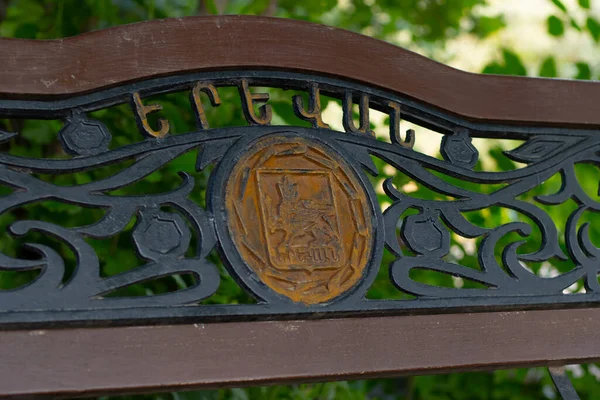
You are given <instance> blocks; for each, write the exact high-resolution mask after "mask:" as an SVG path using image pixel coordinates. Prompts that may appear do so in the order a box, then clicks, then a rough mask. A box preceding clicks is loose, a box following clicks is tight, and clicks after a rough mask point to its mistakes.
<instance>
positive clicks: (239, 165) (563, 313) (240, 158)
mask: <svg viewBox="0 0 600 400" xmlns="http://www.w3.org/2000/svg"><path fill="white" fill-rule="evenodd" d="M0 49H1V50H2V53H3V54H4V58H3V62H2V63H1V64H0V117H3V118H33V119H59V120H63V121H64V127H63V128H62V130H61V131H60V133H59V135H58V136H59V137H58V139H57V141H59V142H60V146H62V147H63V149H64V152H65V153H67V154H68V155H69V156H70V157H69V158H66V159H65V158H63V159H43V158H41V159H31V158H25V157H19V156H18V155H14V154H10V152H4V153H1V154H0V184H2V185H4V186H8V187H10V188H11V189H12V192H11V193H9V194H7V195H6V196H3V197H1V198H0V212H2V213H9V212H11V210H13V209H15V208H17V207H20V206H22V205H25V204H29V203H33V202H36V201H45V200H54V201H62V202H65V203H72V204H74V205H78V206H85V207H91V208H94V207H95V208H99V209H103V210H105V211H106V215H105V216H104V217H103V219H101V220H99V221H98V222H97V223H96V224H95V225H93V224H92V225H88V226H80V227H71V228H65V227H60V226H58V225H54V224H50V223H48V222H45V221H29V220H23V221H15V222H14V223H13V224H12V225H11V226H10V228H9V229H10V233H11V234H12V235H14V236H19V235H25V234H27V233H28V232H38V233H41V234H43V235H47V236H52V237H54V238H57V239H58V240H59V241H62V242H63V243H64V244H66V245H67V246H68V247H69V248H70V249H71V251H73V252H74V253H75V254H76V255H77V257H76V258H77V268H76V271H75V272H74V273H73V275H72V277H71V278H70V280H69V281H67V282H63V280H64V265H63V263H62V260H61V256H60V254H59V252H57V251H55V250H53V249H52V248H49V247H47V246H45V245H40V244H34V245H31V246H30V247H29V248H28V249H29V250H28V251H29V252H30V254H35V255H37V258H36V257H33V258H32V257H28V258H19V257H13V258H11V257H10V256H9V255H5V254H0V269H3V270H12V271H15V273H17V272H19V271H29V270H40V271H42V272H41V274H40V277H39V278H37V279H36V280H34V281H33V282H31V283H30V284H29V285H27V286H23V287H21V288H18V289H15V290H11V291H6V290H4V291H0V395H6V396H16V395H25V396H27V395H32V394H37V395H40V394H48V395H62V396H75V395H92V394H107V393H128V392H138V391H153V390H180V389H181V390H182V389H189V388H199V387H222V386H240V385H253V384H263V383H275V382H286V383H287V382H308V381H325V380H334V379H355V378H368V377H385V376H398V375H406V374H423V373H433V372H451V371H473V370H482V369H499V368H507V367H525V366H560V365H565V364H568V363H579V362H589V361H593V360H598V359H600V342H598V340H597V339H596V335H595V333H596V332H598V331H600V309H598V308H596V304H597V302H598V301H599V300H600V295H599V292H598V290H599V288H598V286H599V285H598V279H597V266H596V264H597V263H596V260H597V258H596V257H600V250H599V249H597V248H596V247H595V246H593V244H591V242H590V241H589V239H587V231H586V229H589V227H588V228H586V227H585V224H584V226H582V225H581V224H578V221H579V218H580V217H581V215H582V214H583V213H584V212H586V211H596V210H598V209H600V208H598V205H599V204H598V203H597V202H596V200H595V199H592V198H590V197H589V196H588V195H586V194H585V192H584V191H583V189H581V188H580V187H579V186H578V185H577V179H576V177H575V175H574V172H573V171H574V169H573V168H574V165H575V164H577V163H592V164H597V163H598V162H599V159H598V158H597V157H598V156H597V154H596V152H597V150H596V149H598V148H599V146H600V136H598V133H597V128H598V126H600V113H599V112H598V110H597V103H598V102H599V100H600V84H598V83H597V82H582V81H569V80H551V79H536V78H522V77H507V76H494V75H479V74H471V73H466V72H462V71H459V70H456V69H453V68H450V67H448V66H445V65H443V64H439V63H437V62H434V61H431V60H429V59H427V58H424V57H422V56H420V55H417V54H415V53H412V52H410V51H407V50H404V49H401V48H398V47H395V46H392V45H390V44H387V43H383V42H380V41H377V40H374V39H370V38H367V37H365V36H361V35H358V34H354V33H350V32H347V31H342V30H339V29H334V28H330V27H326V26H321V25H315V24H309V23H304V22H298V21H290V20H281V19H272V18H258V17H238V16H223V17H200V18H185V19H172V20H162V21H152V22H147V23H140V24H133V25H127V26H120V27H115V28H111V29H106V30H101V31H97V32H92V33H88V34H84V35H80V36H77V37H72V38H66V39H60V40H51V41H35V40H17V39H0ZM225 86H231V87H235V88H237V90H238V92H239V97H238V100H237V101H240V102H241V105H242V112H243V115H244V118H245V119H246V121H247V122H248V125H249V126H242V127H211V126H209V125H211V124H212V122H211V121H209V119H208V117H207V109H208V107H209V105H212V106H213V107H218V106H219V105H220V104H222V102H224V101H228V99H229V97H227V98H225V97H223V98H221V97H220V96H219V93H220V90H221V88H222V87H225ZM259 87H273V88H285V89H294V90H298V91H302V92H305V97H304V98H302V97H295V98H294V100H293V101H292V99H291V98H290V99H289V100H290V102H289V107H290V110H292V109H293V112H294V113H295V114H296V115H297V116H298V119H299V121H300V122H302V121H304V123H309V124H310V125H311V127H304V126H302V127H301V126H287V125H285V126H278V125H277V123H275V122H273V109H272V108H271V105H270V103H269V102H268V95H266V94H264V93H261V90H260V89H258V88H259ZM177 91H185V92H187V93H189V95H190V107H191V109H192V110H193V112H194V115H195V117H196V119H197V129H196V130H195V131H194V132H189V133H183V134H177V135H175V134H171V132H170V130H173V127H172V126H171V125H170V123H169V121H168V120H163V121H155V120H154V119H153V117H154V116H155V115H156V113H157V112H159V111H160V107H159V106H157V105H156V104H155V103H154V102H153V100H151V99H148V97H150V96H153V95H158V94H164V93H170V92H177ZM325 95H326V96H330V97H333V98H338V99H341V100H342V102H341V105H342V109H343V116H342V120H343V121H342V122H343V126H344V131H345V132H337V131H335V130H334V129H331V128H330V127H329V126H328V125H327V121H323V119H322V115H321V111H322V110H321V109H320V96H325ZM306 96H308V101H306V100H307V97H306ZM206 99H208V100H209V102H208V103H207V102H206ZM203 102H204V103H203ZM120 104H126V105H127V104H129V106H130V109H131V110H132V112H133V114H134V116H135V118H136V121H137V125H138V128H139V131H140V133H141V135H140V140H139V142H137V143H132V144H129V145H126V146H121V147H114V145H112V144H111V139H114V136H116V134H115V132H112V133H111V132H110V131H109V130H108V128H107V127H106V126H105V125H104V124H103V123H102V122H100V121H98V120H97V119H95V118H94V117H93V116H92V115H91V114H90V113H92V112H94V111H97V110H102V109H105V108H108V107H111V106H114V105H120ZM353 104H354V105H358V106H359V119H360V121H359V123H357V122H356V121H355V120H354V119H353V112H352V110H353ZM369 109H374V110H378V111H381V112H383V113H386V114H388V115H389V121H390V123H389V125H390V128H389V135H386V136H387V137H386V138H384V139H385V140H377V139H376V138H375V137H374V133H373V132H372V130H371V127H370V126H369ZM403 121H410V122H411V123H413V124H416V125H418V126H421V127H424V128H429V129H431V130H434V131H437V132H439V133H441V134H442V135H443V139H442V141H441V155H442V157H441V159H438V158H435V157H430V156H427V155H424V154H422V153H419V152H417V151H416V150H414V148H413V147H414V141H415V138H416V140H417V141H418V140H419V132H418V131H416V132H415V131H414V130H410V131H409V132H407V133H401V129H400V127H401V126H403V124H404V122H403ZM0 135H1V136H0V143H2V142H7V143H9V142H10V141H11V140H15V138H17V137H18V132H14V133H10V132H0ZM144 136H145V139H144ZM475 137H483V138H496V139H517V140H522V141H525V143H524V144H523V145H521V146H520V147H518V148H517V149H514V150H512V151H510V152H507V157H508V158H509V159H511V160H513V161H518V162H520V163H522V165H524V166H522V167H520V168H517V169H515V170H513V171H506V172H486V171H482V170H480V169H478V168H475V169H474V167H475V165H476V163H477V162H478V158H479V153H478V150H477V149H476V148H475V147H474V146H473V144H472V140H471V139H472V138H475ZM380 139H381V138H380ZM196 149H200V150H199V155H198V157H197V162H196V169H197V171H198V172H201V171H202V170H205V169H206V168H207V167H208V166H210V165H215V167H214V170H213V172H212V175H211V178H210V183H209V186H208V189H207V190H206V202H207V206H206V208H203V207H201V206H200V205H198V204H197V203H196V202H194V201H192V200H190V198H189V196H190V194H191V193H193V190H194V179H193V177H192V176H190V175H185V174H184V175H182V182H181V186H180V187H178V188H177V189H175V190H174V191H173V192H170V193H166V194H160V195H157V194H155V195H146V196H137V197H122V196H121V197H120V196H116V195H109V194H108V192H111V191H113V190H115V189H118V188H120V187H124V186H126V185H129V184H132V183H134V182H136V181H139V180H141V179H143V178H144V177H145V176H147V175H148V174H150V173H152V172H154V171H156V170H157V169H159V168H161V167H162V166H163V165H165V164H166V163H168V162H169V161H171V160H175V159H176V158H177V157H179V156H180V155H182V154H185V153H186V152H188V151H191V150H196ZM374 159H377V160H378V161H377V163H380V162H385V163H387V164H388V165H389V166H391V167H393V168H395V169H396V170H398V171H399V172H400V173H403V174H405V175H407V176H409V177H411V178H412V179H414V181H415V182H416V183H417V184H418V185H423V186H426V187H428V188H430V189H431V190H433V191H435V192H437V193H439V195H440V197H439V198H436V199H435V200H423V199H415V198H413V197H411V196H410V194H409V193H406V192H404V191H403V190H402V188H398V187H396V186H394V184H393V181H388V182H387V183H386V184H384V187H385V193H386V194H387V196H388V198H389V203H390V204H391V205H390V206H389V207H388V208H387V209H386V210H385V212H383V213H382V212H381V209H380V204H379V200H378V196H379V197H381V196H383V194H382V193H379V195H377V194H376V192H375V190H374V188H373V187H372V186H371V183H370V182H371V181H370V180H369V179H370V178H368V177H367V176H366V173H370V174H371V175H374V176H377V175H378V174H379V175H378V177H379V178H381V177H382V176H383V175H382V174H381V171H379V168H378V167H377V165H376V163H374ZM127 160H129V161H132V162H133V163H132V164H131V165H130V166H126V167H125V168H123V170H122V172H121V173H120V174H119V175H115V176H113V177H106V178H104V179H99V180H97V181H94V182H86V183H82V184H77V185H73V186H69V187H61V186H58V185H55V184H54V183H49V182H47V181H45V180H43V179H41V178H40V177H39V176H40V175H51V176H57V175H66V174H71V173H74V172H78V171H89V170H91V169H94V168H99V167H101V166H104V165H112V164H115V163H117V162H121V161H127ZM432 171H434V172H435V173H439V174H438V175H436V174H434V173H433V172H432ZM365 172H366V173H365ZM556 174H560V176H561V177H562V179H563V186H562V188H561V190H560V193H558V194H556V195H554V196H546V197H545V198H543V199H540V203H543V204H547V205H552V204H561V203H562V202H564V201H567V200H568V199H571V198H572V199H575V201H576V203H577V205H578V208H577V210H575V211H574V212H573V213H572V215H571V216H570V217H569V219H568V222H567V224H566V226H562V227H561V226H555V225H554V223H553V222H552V220H551V218H550V216H549V215H548V214H546V213H545V212H544V211H543V210H542V209H541V208H539V207H537V206H536V205H535V204H533V203H528V202H523V201H521V200H519V196H521V195H522V194H524V193H526V192H527V191H529V190H533V189H535V188H537V187H539V186H540V184H541V183H542V182H544V181H547V180H548V179H550V178H551V177H552V176H554V175H556ZM442 175H443V176H446V177H451V178H452V179H454V180H452V179H450V180H448V179H447V178H440V176H442ZM379 178H378V179H379ZM460 181H464V182H475V183H481V184H497V185H499V187H498V189H497V190H495V191H493V192H489V193H483V194H482V193H477V192H475V191H473V190H470V189H467V188H464V187H462V186H461V184H459V183H456V182H460ZM492 206H498V207H504V208H506V209H509V210H512V211H513V212H517V213H520V214H521V215H525V216H526V217H527V218H529V219H530V221H532V224H531V225H533V226H534V228H535V229H537V230H538V231H539V232H540V237H541V243H540V244H539V248H538V250H536V251H533V252H531V253H521V252H520V251H517V248H518V247H519V244H518V243H517V242H515V243H517V244H515V243H510V244H503V246H504V247H503V249H504V250H503V251H502V249H500V250H498V249H496V251H495V247H496V244H498V243H500V239H501V237H502V236H504V235H507V234H509V233H511V232H517V233H519V234H520V235H521V236H523V237H527V236H528V235H529V234H530V233H531V231H532V229H531V226H529V228H527V226H528V225H527V224H525V223H523V222H518V220H515V221H514V222H512V223H511V224H506V225H502V226H499V227H492V228H482V227H477V226H476V225H475V224H473V223H471V222H469V221H468V220H467V219H465V217H464V215H465V214H464V213H468V212H470V211H477V210H479V209H483V208H488V207H492ZM161 207H162V208H161ZM165 207H170V208H169V209H168V210H167V209H165ZM409 209H412V210H416V212H415V213H413V214H412V215H411V216H407V214H405V212H406V211H407V210H409ZM132 218H134V219H135V221H136V223H135V226H134V227H133V229H132V233H131V236H132V239H133V241H134V244H135V247H136V250H137V252H138V254H139V257H140V258H141V259H143V260H145V262H146V263H145V265H143V266H140V267H137V268H135V269H132V270H130V271H127V272H125V273H122V274H120V275H115V276H109V277H102V278H101V277H100V274H99V268H100V264H101V262H102V260H101V259H99V258H98V256H97V255H96V254H95V253H94V248H93V247H92V246H90V245H89V244H87V242H86V241H85V239H86V238H108V237H111V236H113V235H116V234H118V233H119V232H121V231H122V230H124V229H125V228H126V226H127V225H128V223H129V222H130V220H132ZM450 231H453V232H454V234H457V235H459V236H463V237H466V238H471V239H477V238H479V239H481V241H480V242H479V246H478V248H477V254H478V256H479V260H480V270H473V269H470V268H467V267H461V266H460V265H458V264H455V263H452V262H449V261H447V258H444V257H445V256H446V254H447V253H448V251H449V250H450V233H449V232H450ZM127 232H129V231H127ZM559 232H564V237H563V238H560V239H559V236H560V234H559ZM192 239H194V240H195V241H194V243H195V247H194V248H195V252H194V255H193V256H189V251H188V246H189V245H190V242H191V240H192ZM561 243H564V246H563V247H561ZM384 247H385V248H386V249H387V250H388V251H390V252H391V253H392V254H394V257H395V259H394V262H393V263H392V264H391V265H390V266H389V269H390V277H389V279H390V281H391V282H393V283H394V285H395V286H396V287H397V288H398V293H399V294H400V293H404V294H407V293H408V294H411V295H412V296H414V297H413V298H412V299H396V300H393V299H387V300H386V299H380V300H368V299H366V292H367V290H368V289H369V287H370V285H371V284H372V283H373V282H374V281H375V279H376V276H377V273H378V269H379V267H380V264H381V258H382V254H383V252H384ZM498 247H500V245H498ZM214 249H218V250H219V252H220V257H221V261H223V263H224V264H225V265H226V268H227V271H228V273H229V274H230V275H231V276H232V277H233V279H234V280H235V282H236V283H237V284H238V285H239V286H240V287H242V288H243V289H244V290H245V291H246V292H247V293H249V294H251V295H252V297H254V298H255V299H256V302H255V303H253V304H229V305H218V304H210V303H202V304H198V303H199V301H200V300H202V299H205V298H210V296H211V295H212V294H213V293H214V291H215V290H216V289H217V287H218V285H219V282H220V280H221V279H225V278H223V277H222V276H221V277H220V276H219V273H218V270H217V268H216V267H215V266H214V265H213V262H212V261H210V260H212V258H211V257H213V255H212V251H213V250H214ZM499 251H500V252H499ZM500 253H502V257H501V260H500V261H498V259H497V258H499V257H496V256H498V255H499V254H500ZM553 257H563V258H567V259H571V261H572V262H573V264H574V267H573V269H572V270H571V271H570V272H566V273H563V274H561V275H559V276H556V277H553V278H542V277H539V276H537V275H535V274H533V273H531V272H529V271H528V270H527V269H526V268H524V267H521V263H522V262H527V261H534V262H539V261H548V260H550V261H551V260H552V259H553ZM413 270H427V271H437V272H440V273H442V274H447V275H452V276H455V277H459V278H461V279H464V280H467V281H473V282H477V283H479V284H482V285H483V288H471V289H468V288H464V289H460V288H449V287H448V288H441V287H437V286H434V285H428V284H426V283H423V282H420V281H418V280H417V279H416V278H415V277H414V275H412V272H411V271H413ZM179 273H189V274H191V275H194V276H195V278H196V280H195V284H194V285H192V286H190V287H189V288H187V289H185V290H177V291H174V292H172V293H166V294H164V295H161V296H148V297H141V298H120V297H118V298H108V297H106V295H107V294H109V293H111V292H113V291H115V290H117V289H120V288H123V287H126V286H128V285H132V284H135V283H138V282H143V281H145V280H149V279H155V278H157V277H162V276H169V275H174V274H179ZM221 275H223V274H221ZM577 282H584V285H585V290H582V293H578V294H569V295H567V294H563V290H564V289H565V288H567V287H568V286H570V285H571V284H574V283H577ZM105 297H106V298H105ZM556 377H557V378H556V379H557V380H558V381H559V382H560V379H561V378H560V376H559V375H556Z"/></svg>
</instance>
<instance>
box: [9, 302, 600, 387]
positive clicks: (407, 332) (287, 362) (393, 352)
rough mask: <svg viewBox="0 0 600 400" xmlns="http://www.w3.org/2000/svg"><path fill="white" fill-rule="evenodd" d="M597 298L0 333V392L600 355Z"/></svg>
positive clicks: (397, 371) (407, 370) (423, 369)
mask: <svg viewBox="0 0 600 400" xmlns="http://www.w3.org/2000/svg"><path fill="white" fill-rule="evenodd" d="M598 332H600V309H574V310H552V311H551V310H544V311H522V312H495V313H477V314H454V315H422V316H391V317H372V318H346V319H326V320H308V321H286V322H281V321H280V322H267V321H262V322H236V323H213V324H196V325H171V326H139V327H127V328H123V327H121V328H116V327H115V328H95V329H93V328H88V329H85V328H80V329H62V330H61V329H57V330H36V331H3V332H0V388H1V392H2V394H3V395H4V396H16V395H22V396H25V395H31V394H37V395H41V394H47V395H63V396H75V395H92V394H105V393H127V392H140V391H166V390H183V389H191V388H200V387H205V388H206V387H220V386H225V385H227V386H240V385H251V384H252V385H254V384H265V383H273V382H277V383H289V382H298V381H304V382H306V381H315V380H335V379H357V378H367V377H382V376H398V375H404V374H423V373H441V372H448V371H471V370H479V369H492V368H494V369H495V368H508V367H516V366H535V365H560V364H566V363H574V362H586V361H593V360H599V359H600V341H599V340H598Z"/></svg>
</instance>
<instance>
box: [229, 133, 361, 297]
mask: <svg viewBox="0 0 600 400" xmlns="http://www.w3.org/2000/svg"><path fill="white" fill-rule="evenodd" d="M367 196H368V195H367V193H366V192H365V190H364V189H363V187H362V186H361V184H360V181H359V180H358V177H357V175H356V172H355V171H353V170H352V168H351V167H350V166H349V165H347V164H346V163H345V162H344V161H343V160H342V159H341V158H340V157H339V156H338V155H337V154H335V153H334V152H332V151H329V150H327V149H326V148H325V147H324V146H322V145H319V144H317V143H314V142H310V141H308V140H305V139H302V138H296V137H294V138H290V137H273V138H267V139H263V140H261V141H259V142H258V143H256V144H255V145H254V146H252V147H251V148H250V149H249V150H248V151H247V153H246V155H245V156H243V157H242V158H241V159H240V160H239V161H238V163H237V164H236V166H235V167H234V168H233V171H232V172H231V175H230V176H229V180H228V183H227V188H226V199H225V206H226V208H227V215H228V226H229V231H230V233H231V236H232V238H233V241H234V243H235V245H236V247H237V249H238V251H239V252H240V254H241V256H242V258H243V259H244V260H245V261H246V263H247V264H248V265H249V266H250V267H251V268H252V269H253V270H254V271H255V272H256V274H257V275H258V277H259V278H260V279H261V280H262V282H264V283H265V284H266V285H267V286H269V287H270V288H271V289H272V290H274V291H276V292H278V293H281V294H283V295H285V296H287V297H289V298H290V299H292V300H293V301H296V302H302V303H305V304H317V303H323V302H327V301H329V300H331V299H333V298H335V297H337V296H339V295H341V294H342V293H344V292H346V291H347V290H349V289H350V288H352V287H353V286H354V285H355V284H356V283H357V282H358V281H359V280H360V279H361V278H362V276H363V273H364V269H365V267H366V265H367V263H368V261H369V257H370V255H371V249H372V247H373V243H371V242H372V238H373V234H372V233H373V232H372V230H373V226H372V220H373V213H372V211H371V209H370V207H369V204H370V203H369V200H368V197H367Z"/></svg>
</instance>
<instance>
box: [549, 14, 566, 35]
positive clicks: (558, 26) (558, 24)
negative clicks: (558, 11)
mask: <svg viewBox="0 0 600 400" xmlns="http://www.w3.org/2000/svg"><path fill="white" fill-rule="evenodd" d="M548 33H549V34H551V35H552V36H562V35H563V34H564V33H565V25H564V24H563V22H562V20H561V19H560V18H558V17H557V16H555V15H551V16H549V17H548Z"/></svg>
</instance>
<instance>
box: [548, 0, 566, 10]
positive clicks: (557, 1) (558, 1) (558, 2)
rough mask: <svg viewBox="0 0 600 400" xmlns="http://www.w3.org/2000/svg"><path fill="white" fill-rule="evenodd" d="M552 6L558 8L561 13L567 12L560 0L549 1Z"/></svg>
mask: <svg viewBox="0 0 600 400" xmlns="http://www.w3.org/2000/svg"><path fill="white" fill-rule="evenodd" d="M551 1H552V4H554V5H555V6H556V7H558V8H560V10H561V11H563V12H567V7H565V5H564V4H563V3H562V1H560V0H551Z"/></svg>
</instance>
